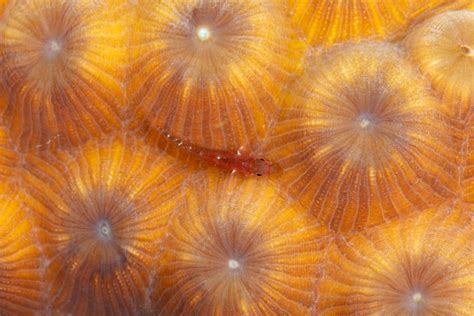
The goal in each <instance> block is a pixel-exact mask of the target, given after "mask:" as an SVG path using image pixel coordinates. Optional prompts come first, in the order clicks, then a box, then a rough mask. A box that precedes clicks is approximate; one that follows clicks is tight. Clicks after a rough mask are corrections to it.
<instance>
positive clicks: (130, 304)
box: [24, 138, 182, 315]
mask: <svg viewBox="0 0 474 316" xmlns="http://www.w3.org/2000/svg"><path fill="white" fill-rule="evenodd" d="M25 168H26V169H25V171H26V172H25V174H24V179H25V187H26V190H25V191H26V194H25V197H24V199H25V201H27V203H28V205H30V207H31V209H32V211H33V214H34V215H35V217H36V218H37V221H38V227H39V232H40V240H41V242H42V244H43V246H44V252H45V255H46V257H47V259H48V260H49V262H50V263H49V264H48V266H47V271H46V280H47V282H48V285H49V287H48V297H49V299H50V304H51V308H52V310H53V312H58V313H73V314H87V315H105V314H114V313H115V314H116V313H130V314H134V313H138V312H140V310H142V309H144V308H145V304H146V298H147V289H148V286H149V282H150V275H151V273H150V271H151V270H152V269H153V258H154V256H155V254H156V252H157V250H158V246H159V241H160V238H161V237H162V236H163V234H164V232H163V227H164V226H165V225H166V223H167V220H168V216H169V215H170V214H171V213H172V211H173V210H174V209H175V208H176V206H174V205H175V203H177V199H176V195H177V193H178V192H179V190H178V188H179V186H180V183H181V182H180V181H181V180H182V172H180V170H179V169H178V168H177V167H176V165H175V164H174V161H173V160H172V159H171V158H169V157H168V156H167V155H164V154H160V153H159V152H155V151H154V150H152V149H150V148H149V147H148V146H147V145H145V144H144V143H143V142H141V141H138V140H135V139H133V138H127V139H122V138H111V139H106V140H101V141H97V142H96V141H93V142H89V143H87V144H86V145H85V146H84V147H82V148H79V149H78V150H77V151H74V152H73V153H68V152H59V153H57V154H45V155H43V156H41V157H37V156H34V155H29V156H28V157H27V165H26V166H25Z"/></svg>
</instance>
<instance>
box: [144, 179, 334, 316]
mask: <svg viewBox="0 0 474 316" xmlns="http://www.w3.org/2000/svg"><path fill="white" fill-rule="evenodd" d="M188 185H189V187H190V189H189V191H188V194H187V195H186V204H185V205H184V206H183V208H182V209H181V211H180V213H179V215H178V216H177V217H176V218H174V219H173V221H172V222H171V226H170V232H169V237H168V239H167V240H166V241H165V243H164V245H163V254H162V255H161V257H160V260H159V262H158V265H159V266H160V270H159V273H158V276H157V280H156V287H155V291H154V295H153V297H154V299H153V300H154V302H155V307H156V309H157V310H158V312H159V313H163V314H165V315H177V314H182V313H186V314H193V315H236V314H248V315H261V314H264V315H270V314H293V315H302V314H307V313H308V312H309V310H310V306H311V304H312V301H313V300H314V299H315V297H314V285H315V282H316V281H317V278H318V274H319V268H320V267H319V264H320V263H321V259H322V258H323V253H322V251H321V250H322V249H324V246H325V244H326V242H325V241H324V239H323V238H324V237H325V236H326V232H325V230H324V229H322V228H321V227H318V226H317V225H316V224H315V223H314V222H313V221H312V220H311V219H310V218H307V217H305V216H301V215H298V213H301V211H299V210H298V208H294V206H293V205H290V204H289V203H288V202H287V201H285V200H284V198H282V197H281V196H280V195H279V192H278V190H277V189H276V187H275V186H274V185H273V184H271V183H270V182H269V181H268V180H262V181H258V180H255V179H249V180H246V181H245V180H242V179H239V178H236V177H224V176H222V175H219V174H215V173H207V174H205V175H204V176H200V177H197V178H194V179H192V180H191V181H190V183H189V184H188Z"/></svg>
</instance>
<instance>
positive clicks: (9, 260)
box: [0, 185, 44, 315]
mask: <svg viewBox="0 0 474 316" xmlns="http://www.w3.org/2000/svg"><path fill="white" fill-rule="evenodd" d="M0 191H1V192H0V210H1V211H0V222H1V223H2V225H0V310H1V313H2V314H5V315H36V314H37V313H38V312H39V311H41V310H42V308H43V306H44V301H43V299H44V295H43V293H42V291H41V289H42V288H43V282H42V266H41V254H40V250H39V249H38V247H37V246H36V241H35V239H36V236H34V233H33V230H34V227H35V226H34V225H35V223H34V222H33V221H32V220H31V217H30V216H29V214H28V210H27V209H26V208H25V207H24V206H23V205H22V203H21V200H20V198H19V196H18V194H17V193H16V192H14V191H13V190H8V189H5V188H4V187H3V185H2V187H1V189H0Z"/></svg>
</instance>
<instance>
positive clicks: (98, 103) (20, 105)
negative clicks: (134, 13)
mask: <svg viewBox="0 0 474 316" xmlns="http://www.w3.org/2000/svg"><path fill="white" fill-rule="evenodd" d="M98 3H99V2H94V1H87V0H72V1H56V0H24V1H19V3H18V4H17V7H15V10H11V12H10V14H9V15H8V17H6V19H5V21H4V23H5V26H4V27H2V30H1V33H0V39H1V41H0V43H1V44H0V62H1V64H2V67H3V68H4V69H5V73H4V78H3V79H4V81H5V85H6V89H7V90H8V91H9V102H8V103H7V104H6V105H5V106H2V109H1V110H2V112H3V117H4V118H5V119H6V121H7V122H8V123H9V124H10V129H11V134H12V136H13V138H14V140H15V141H16V143H17V144H18V145H19V146H20V147H21V148H22V149H23V150H31V149H44V148H48V147H58V146H62V147H70V146H75V145H78V144H80V143H82V142H84V141H86V140H88V139H90V138H93V137H98V136H101V135H103V134H104V133H106V132H108V131H110V130H111V129H112V128H117V127H118V126H120V124H121V123H120V121H119V116H118V115H119V110H120V106H121V105H120V102H121V101H120V100H121V98H122V97H121V96H122V95H123V92H122V88H123V82H121V81H123V80H124V78H123V75H124V73H123V71H124V62H125V57H126V54H125V50H124V46H123V45H124V41H125V37H124V32H125V30H126V28H125V24H124V21H123V19H122V15H123V10H121V9H120V6H115V7H112V6H107V5H105V4H101V5H99V4H98Z"/></svg>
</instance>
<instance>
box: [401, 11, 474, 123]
mask: <svg viewBox="0 0 474 316" xmlns="http://www.w3.org/2000/svg"><path fill="white" fill-rule="evenodd" d="M472 30H474V12H471V11H452V12H447V13H443V14H440V15H437V16H435V17H433V18H432V19H430V20H428V21H426V22H425V23H423V24H422V25H420V26H418V27H416V28H415V29H414V30H412V31H411V32H410V33H409V35H408V37H407V39H406V41H405V44H406V46H407V48H408V50H409V51H410V55H411V57H412V58H413V60H414V62H415V63H417V64H418V65H419V67H420V69H421V70H422V72H423V73H424V74H426V76H427V77H428V78H429V79H430V80H431V82H432V84H433V87H434V88H435V89H436V90H437V91H438V92H439V94H440V95H441V96H442V97H443V99H444V100H446V101H447V102H448V103H449V104H451V107H452V112H453V114H454V115H456V116H458V117H461V118H466V115H467V114H468V112H469V111H470V108H471V107H472V106H474V76H473V73H474V32H473V31H472Z"/></svg>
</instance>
